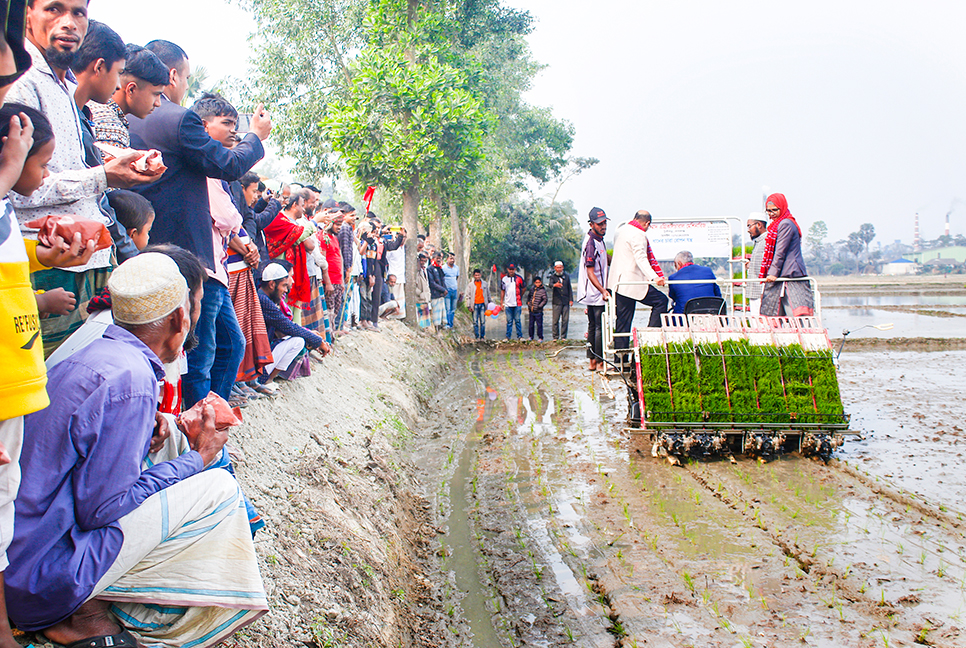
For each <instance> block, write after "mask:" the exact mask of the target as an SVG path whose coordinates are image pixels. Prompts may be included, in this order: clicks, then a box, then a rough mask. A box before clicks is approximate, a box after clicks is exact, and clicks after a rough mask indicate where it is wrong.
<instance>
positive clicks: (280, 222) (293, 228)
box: [265, 212, 312, 304]
mask: <svg viewBox="0 0 966 648" xmlns="http://www.w3.org/2000/svg"><path fill="white" fill-rule="evenodd" d="M304 231H305V228H304V227H302V226H301V225H296V224H295V223H293V222H292V221H290V220H289V219H288V218H286V217H285V214H283V213H281V212H280V213H279V215H278V216H276V217H275V220H273V221H272V222H271V223H270V224H269V225H268V227H266V228H265V244H266V246H267V247H268V256H269V257H271V258H272V259H274V258H276V257H278V256H279V255H281V254H284V255H285V260H286V261H288V262H289V263H291V264H292V269H293V273H292V275H293V276H292V289H291V290H290V291H289V293H288V298H287V301H288V303H289V304H307V303H308V302H309V300H311V299H312V286H311V284H309V270H308V267H307V266H306V256H305V248H304V247H303V246H302V245H300V244H298V240H299V239H300V238H302V234H303V232H304Z"/></svg>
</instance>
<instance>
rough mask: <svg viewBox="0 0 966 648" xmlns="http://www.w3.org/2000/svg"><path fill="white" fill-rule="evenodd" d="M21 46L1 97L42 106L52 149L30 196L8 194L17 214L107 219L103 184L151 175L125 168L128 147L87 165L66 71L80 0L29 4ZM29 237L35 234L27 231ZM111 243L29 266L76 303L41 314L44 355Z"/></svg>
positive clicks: (76, 41)
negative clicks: (23, 54) (23, 66)
mask: <svg viewBox="0 0 966 648" xmlns="http://www.w3.org/2000/svg"><path fill="white" fill-rule="evenodd" d="M26 24H27V31H26V36H27V38H26V43H25V46H26V49H27V51H28V52H29V54H30V56H31V58H32V60H33V64H32V66H31V67H30V69H29V70H28V71H27V72H26V73H25V74H24V75H23V76H22V77H20V79H18V80H17V82H16V83H15V84H14V85H13V87H12V88H11V89H10V91H9V93H8V94H7V97H6V101H7V102H13V103H21V104H24V105H27V106H30V107H31V108H36V109H37V110H39V111H41V112H42V113H44V115H45V116H46V117H47V119H48V120H49V121H50V124H51V127H52V128H53V131H54V141H55V147H54V154H53V156H52V157H51V159H50V163H49V164H48V165H47V168H48V170H49V171H50V173H51V175H50V177H48V178H47V179H46V180H45V181H44V183H43V185H41V187H40V189H38V190H37V191H35V192H33V193H32V194H31V195H30V196H29V197H26V196H20V195H19V194H17V193H16V192H12V193H11V194H10V200H11V202H12V203H13V206H14V210H15V211H16V213H17V219H18V220H19V221H20V224H21V225H23V224H24V223H26V222H27V221H30V220H33V219H35V218H41V217H43V216H47V215H65V214H69V215H71V216H75V217H77V218H82V219H86V220H92V221H96V222H98V223H103V224H105V225H113V224H112V222H111V220H110V218H108V217H107V216H106V215H105V214H104V213H103V212H102V211H101V209H100V208H99V207H98V199H99V197H100V196H101V194H103V193H104V191H105V190H106V189H107V187H109V186H111V187H121V188H125V187H131V186H134V185H136V184H141V183H145V182H150V181H152V180H154V179H156V178H152V177H149V176H144V175H141V174H139V173H137V172H136V171H134V170H133V169H132V168H131V162H133V161H134V160H136V159H137V158H138V157H139V154H138V153H134V152H132V153H130V154H128V155H123V156H121V157H118V158H115V159H113V160H111V161H109V162H107V163H106V164H104V165H102V166H94V167H91V168H88V166H87V164H86V163H85V158H84V144H83V142H82V141H81V123H80V119H79V117H78V113H77V109H76V107H75V106H74V90H75V88H76V85H77V84H76V82H75V79H74V75H73V73H72V72H71V71H70V64H71V62H73V60H74V57H75V56H76V55H77V51H78V49H79V48H80V45H81V43H82V42H83V41H84V37H85V36H86V35H87V26H88V20H87V2H86V0H34V2H32V3H29V4H28V6H27V23H26ZM29 237H31V238H33V237H35V235H34V234H29ZM110 267H111V250H110V249H104V250H99V251H97V252H95V253H94V255H93V256H92V257H91V260H90V261H88V262H87V263H85V264H84V265H81V266H77V267H75V268H70V269H64V270H61V269H50V270H43V271H41V272H38V273H35V274H34V276H33V282H34V287H35V288H36V289H43V290H53V289H55V288H64V289H65V290H67V291H68V292H72V293H74V295H75V296H76V298H77V308H76V309H74V310H73V311H72V312H71V313H69V314H67V315H53V316H50V317H47V318H45V319H43V320H42V322H41V328H42V330H43V339H44V350H45V353H46V354H48V355H49V354H50V353H51V352H52V351H53V350H54V349H56V348H57V347H58V346H59V345H60V343H61V342H63V340H64V339H66V338H67V336H68V335H70V334H71V333H72V332H74V331H75V330H77V329H78V328H79V327H80V325H81V324H82V323H83V321H84V319H83V312H84V308H85V307H86V306H87V302H88V301H89V300H90V298H91V297H93V296H94V295H95V294H96V293H97V291H98V290H99V289H100V288H102V287H103V286H104V285H105V284H106V282H107V277H108V275H109V273H110Z"/></svg>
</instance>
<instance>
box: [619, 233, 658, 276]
mask: <svg viewBox="0 0 966 648" xmlns="http://www.w3.org/2000/svg"><path fill="white" fill-rule="evenodd" d="M628 225H631V226H633V227H636V228H637V229H639V230H641V231H642V232H647V228H646V227H644V226H643V225H641V224H640V223H639V222H638V221H636V220H634V219H631V221H630V222H629V223H628ZM647 262H648V263H650V264H651V269H652V270H653V271H654V272H656V273H657V276H658V277H663V276H664V271H663V270H661V264H660V263H658V262H657V257H656V256H654V252H653V251H652V250H651V242H650V241H648V242H647Z"/></svg>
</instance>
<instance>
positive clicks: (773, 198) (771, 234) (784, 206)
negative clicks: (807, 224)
mask: <svg viewBox="0 0 966 648" xmlns="http://www.w3.org/2000/svg"><path fill="white" fill-rule="evenodd" d="M769 203H771V204H772V205H774V206H775V207H778V208H779V209H780V210H781V212H780V213H779V214H778V217H777V218H774V219H773V220H772V222H771V223H770V224H769V225H768V232H767V233H766V234H765V253H764V255H763V256H762V257H761V268H760V269H759V270H758V278H759V279H764V278H765V277H767V276H768V270H769V269H770V268H771V262H772V259H774V258H775V242H776V241H777V240H778V224H779V223H781V222H782V221H783V220H785V219H786V218H787V219H789V220H791V221H792V222H793V223H795V227H797V228H798V235H799V236H801V235H802V228H801V227H799V225H798V221H796V220H795V217H794V216H792V213H791V212H790V211H788V201H787V200H785V194H780V193H776V194H772V195H770V196H768V199H767V200H765V206H766V207H767V206H768V204H769Z"/></svg>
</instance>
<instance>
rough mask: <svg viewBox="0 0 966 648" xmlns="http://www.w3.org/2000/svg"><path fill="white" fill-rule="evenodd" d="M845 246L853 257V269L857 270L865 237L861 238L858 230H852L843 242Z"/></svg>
mask: <svg viewBox="0 0 966 648" xmlns="http://www.w3.org/2000/svg"><path fill="white" fill-rule="evenodd" d="M845 247H846V249H847V250H848V251H849V253H850V254H851V255H852V256H853V257H855V271H856V272H858V271H859V255H860V254H862V250H864V249H865V239H863V238H862V234H860V233H859V232H852V233H851V234H849V238H848V240H847V241H846V242H845Z"/></svg>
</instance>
